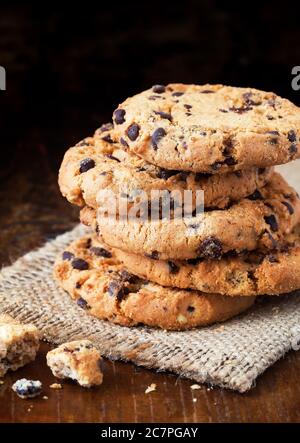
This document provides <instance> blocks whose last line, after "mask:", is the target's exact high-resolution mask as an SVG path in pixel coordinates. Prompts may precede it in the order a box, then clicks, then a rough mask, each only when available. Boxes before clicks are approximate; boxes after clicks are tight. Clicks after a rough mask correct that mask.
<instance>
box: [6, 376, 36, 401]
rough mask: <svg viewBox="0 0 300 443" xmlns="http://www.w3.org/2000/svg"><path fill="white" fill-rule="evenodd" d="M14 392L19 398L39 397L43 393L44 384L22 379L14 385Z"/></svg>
mask: <svg viewBox="0 0 300 443" xmlns="http://www.w3.org/2000/svg"><path fill="white" fill-rule="evenodd" d="M12 390H13V391H14V392H15V393H16V394H17V395H18V397H20V398H23V399H27V398H34V397H38V396H39V395H40V393H41V392H42V383H41V382H40V381H39V380H27V379H26V378H21V379H20V380H17V381H16V382H15V383H14V384H13V385H12Z"/></svg>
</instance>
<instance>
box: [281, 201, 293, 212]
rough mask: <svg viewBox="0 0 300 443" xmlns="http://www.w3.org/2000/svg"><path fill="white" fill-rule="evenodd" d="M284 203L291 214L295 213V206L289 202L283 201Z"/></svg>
mask: <svg viewBox="0 0 300 443" xmlns="http://www.w3.org/2000/svg"><path fill="white" fill-rule="evenodd" d="M282 204H283V205H284V206H285V207H286V208H287V210H288V211H289V214H290V215H292V214H294V208H293V206H292V205H291V204H290V203H289V202H282Z"/></svg>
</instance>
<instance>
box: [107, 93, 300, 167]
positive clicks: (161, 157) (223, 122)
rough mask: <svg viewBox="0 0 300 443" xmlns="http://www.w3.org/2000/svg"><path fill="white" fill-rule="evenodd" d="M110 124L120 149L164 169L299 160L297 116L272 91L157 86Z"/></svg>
mask: <svg viewBox="0 0 300 443" xmlns="http://www.w3.org/2000/svg"><path fill="white" fill-rule="evenodd" d="M113 119H114V124H115V130H116V133H117V135H118V138H119V140H120V142H121V143H122V144H123V146H124V147H125V148H126V149H129V150H130V151H132V152H134V153H136V154H137V155H139V156H140V157H143V158H144V159H145V160H147V161H148V162H150V163H153V164H155V165H158V166H160V167H163V168H168V169H184V170H187V171H194V172H212V173H223V172H227V171H232V170H239V169H245V168H250V167H253V166H256V167H263V166H270V165H277V164H282V163H287V162H289V161H290V160H292V159H295V158H299V157H300V146H299V136H300V129H299V128H300V109H299V108H298V107H297V106H295V105H294V104H292V103H291V102H290V101H288V100H286V99H283V98H281V97H278V96H277V95H276V94H274V93H272V92H264V91H259V90H257V89H252V88H237V87H230V86H223V85H203V86H199V85H184V84H169V85H167V86H162V85H156V86H154V87H153V88H152V89H149V90H147V91H144V92H141V93H140V94H137V95H135V96H133V97H130V98H128V99H127V100H125V101H124V102H123V103H122V104H120V105H119V107H118V109H116V110H115V111H114V114H113Z"/></svg>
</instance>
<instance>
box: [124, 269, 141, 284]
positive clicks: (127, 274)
mask: <svg viewBox="0 0 300 443" xmlns="http://www.w3.org/2000/svg"><path fill="white" fill-rule="evenodd" d="M120 276H121V279H122V281H126V282H128V283H137V281H138V280H139V277H137V276H136V275H134V274H131V273H130V272H128V271H126V269H123V270H122V271H121V272H120Z"/></svg>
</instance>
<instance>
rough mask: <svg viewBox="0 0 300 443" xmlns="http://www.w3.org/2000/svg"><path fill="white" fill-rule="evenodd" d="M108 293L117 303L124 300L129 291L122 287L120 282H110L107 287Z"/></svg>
mask: <svg viewBox="0 0 300 443" xmlns="http://www.w3.org/2000/svg"><path fill="white" fill-rule="evenodd" d="M108 293H109V295H111V296H112V297H116V298H117V300H118V301H121V300H122V299H123V298H124V295H127V294H128V293H129V289H128V288H126V287H124V286H123V284H122V282H120V281H118V280H112V281H111V282H110V283H109V285H108Z"/></svg>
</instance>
